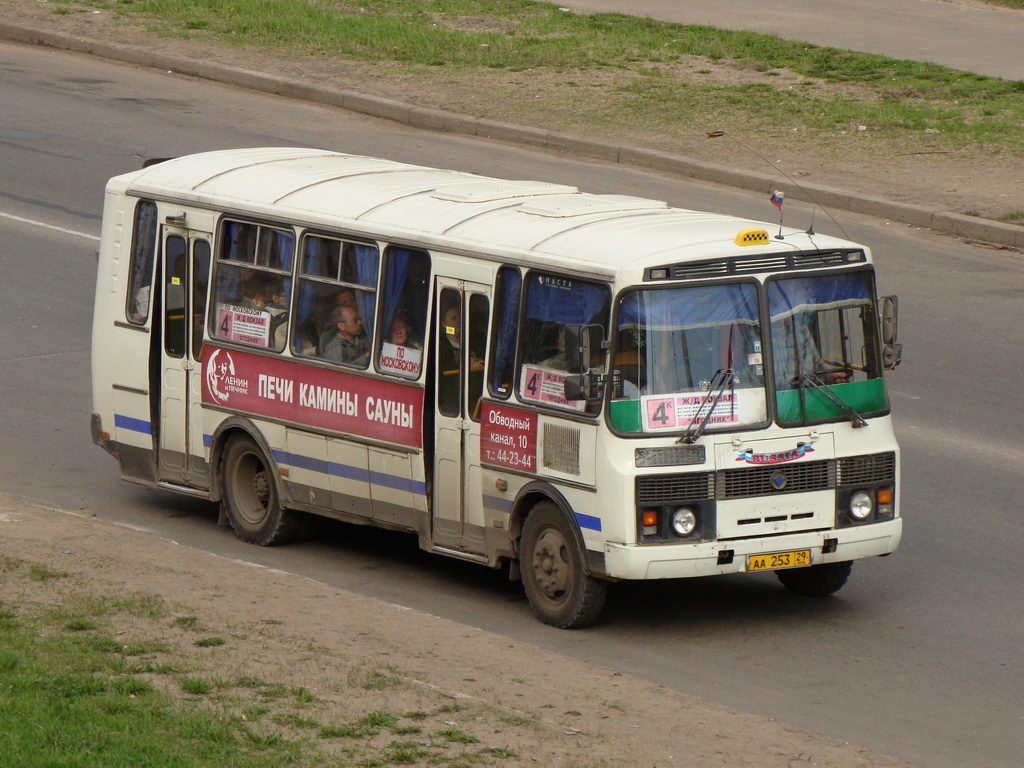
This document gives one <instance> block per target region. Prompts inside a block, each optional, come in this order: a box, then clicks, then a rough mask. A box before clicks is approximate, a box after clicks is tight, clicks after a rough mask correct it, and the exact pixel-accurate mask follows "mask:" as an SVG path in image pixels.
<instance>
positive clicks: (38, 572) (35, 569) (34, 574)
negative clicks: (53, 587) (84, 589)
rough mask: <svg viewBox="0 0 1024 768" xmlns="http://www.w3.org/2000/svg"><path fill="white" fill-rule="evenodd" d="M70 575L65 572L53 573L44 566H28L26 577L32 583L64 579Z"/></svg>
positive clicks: (53, 571)
mask: <svg viewBox="0 0 1024 768" xmlns="http://www.w3.org/2000/svg"><path fill="white" fill-rule="evenodd" d="M69 575H70V574H69V573H68V572H67V571H55V570H53V569H51V568H47V567H46V566H45V565H37V564H33V565H30V566H29V568H28V577H29V578H30V579H32V581H49V580H50V579H66V578H67V577H68V576H69Z"/></svg>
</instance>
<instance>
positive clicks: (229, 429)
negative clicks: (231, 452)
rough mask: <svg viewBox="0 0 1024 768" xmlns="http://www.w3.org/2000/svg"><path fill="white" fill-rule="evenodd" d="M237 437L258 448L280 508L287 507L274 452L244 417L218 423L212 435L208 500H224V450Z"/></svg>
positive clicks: (286, 497) (259, 432) (231, 417)
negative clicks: (249, 440) (246, 438)
mask: <svg viewBox="0 0 1024 768" xmlns="http://www.w3.org/2000/svg"><path fill="white" fill-rule="evenodd" d="M238 435H245V436H246V437H248V438H250V439H251V440H252V441H253V442H255V443H256V445H258V446H259V448H260V450H261V451H262V452H263V456H264V458H265V459H266V460H267V469H268V470H270V476H271V477H273V478H274V489H275V490H276V491H277V498H278V499H279V500H280V503H281V504H282V506H287V505H286V504H285V503H284V502H285V501H286V500H287V499H288V496H287V495H286V493H285V488H284V481H283V480H282V479H281V473H280V472H279V471H278V467H277V458H276V457H275V456H274V450H273V448H271V447H270V444H269V443H268V442H267V439H266V438H265V437H264V436H263V433H262V432H261V431H260V430H259V429H258V428H257V427H256V425H255V424H253V423H252V421H251V420H250V419H248V418H246V417H245V416H230V417H228V418H227V419H225V420H224V421H222V422H221V423H220V425H219V426H218V427H217V429H216V430H215V431H214V433H213V438H212V441H211V443H210V499H211V500H212V501H221V500H222V499H223V498H224V484H223V481H222V479H221V478H222V475H221V469H222V464H223V461H224V448H225V447H226V446H227V444H228V442H229V441H230V440H231V439H232V438H234V437H236V436H238Z"/></svg>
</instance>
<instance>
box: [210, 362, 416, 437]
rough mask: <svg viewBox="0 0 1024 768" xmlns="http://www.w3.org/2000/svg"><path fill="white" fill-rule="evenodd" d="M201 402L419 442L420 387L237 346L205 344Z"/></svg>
mask: <svg viewBox="0 0 1024 768" xmlns="http://www.w3.org/2000/svg"><path fill="white" fill-rule="evenodd" d="M203 402H204V403H209V404H211V405H221V406H224V407H226V408H233V409H237V410H239V411H245V412H247V413H254V414H258V415H260V416H269V417H271V418H275V419H283V420H286V421H292V422H295V423H297V424H304V425H308V426H310V427H319V428H322V429H330V430H333V431H336V432H348V433H350V434H352V435H359V436H361V437H369V438H374V439H376V440H386V441H387V442H390V443H400V444H402V445H407V446H411V447H414V448H421V447H422V446H423V390H422V389H420V388H419V387H411V386H407V385H403V384H397V383H395V382H393V381H384V380H382V379H371V378H367V377H364V376H353V375H352V374H350V373H345V372H344V371H332V370H329V369H327V368H315V367H313V366H309V365H303V364H302V363H296V362H293V361H291V360H287V359H284V358H273V357H266V356H263V355H253V354H249V353H248V352H241V351H239V350H236V349H220V348H217V347H212V346H210V345H206V346H204V347H203Z"/></svg>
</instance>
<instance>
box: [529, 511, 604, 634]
mask: <svg viewBox="0 0 1024 768" xmlns="http://www.w3.org/2000/svg"><path fill="white" fill-rule="evenodd" d="M519 567H520V570H521V572H522V578H523V588H524V589H525V591H526V597H527V599H528V600H529V601H530V608H531V609H532V610H533V613H534V614H535V615H536V616H537V618H538V619H540V620H541V621H543V622H544V623H545V624H550V625H552V626H554V627H559V628H560V629H572V628H575V627H585V626H588V625H590V624H593V623H594V622H595V621H596V620H597V617H598V616H599V615H600V614H601V609H602V608H603V607H604V600H605V595H606V594H607V591H608V585H607V583H606V582H604V581H601V580H600V579H595V578H593V577H592V576H588V575H587V574H586V572H585V570H584V567H583V553H582V552H581V551H580V547H579V546H578V545H577V544H576V538H575V536H574V535H573V531H572V529H571V528H570V527H569V523H568V520H567V519H566V516H565V515H564V514H563V513H562V511H561V510H560V509H559V508H558V507H556V506H555V505H554V504H552V503H551V502H541V503H540V504H538V505H537V506H535V507H534V508H533V509H532V510H531V511H530V514H529V516H528V517H527V518H526V524H525V525H524V526H523V538H522V546H521V548H520V552H519Z"/></svg>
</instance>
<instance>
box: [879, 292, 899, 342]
mask: <svg viewBox="0 0 1024 768" xmlns="http://www.w3.org/2000/svg"><path fill="white" fill-rule="evenodd" d="M899 308H900V302H899V299H898V298H897V297H896V296H883V297H882V298H880V299H879V300H878V309H879V314H880V315H881V325H882V344H883V345H884V346H890V345H892V344H895V343H896V331H897V322H898V320H899Z"/></svg>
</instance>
